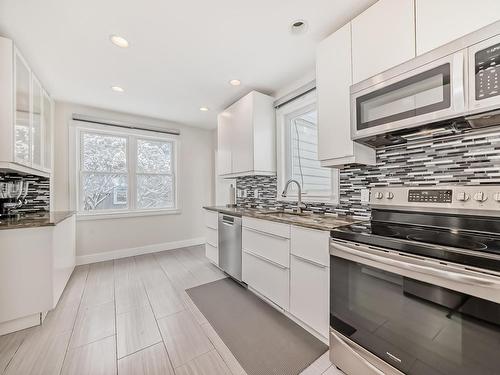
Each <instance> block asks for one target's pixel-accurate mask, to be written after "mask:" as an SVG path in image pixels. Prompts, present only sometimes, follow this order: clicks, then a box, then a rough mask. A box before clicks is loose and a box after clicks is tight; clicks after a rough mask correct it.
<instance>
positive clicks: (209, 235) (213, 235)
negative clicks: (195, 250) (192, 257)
mask: <svg viewBox="0 0 500 375" xmlns="http://www.w3.org/2000/svg"><path fill="white" fill-rule="evenodd" d="M205 233H206V235H205V236H206V237H205V238H206V241H207V243H209V244H210V245H212V246H213V247H218V246H219V236H218V234H219V233H218V232H217V229H212V228H209V227H206V228H205Z"/></svg>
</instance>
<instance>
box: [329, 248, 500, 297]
mask: <svg viewBox="0 0 500 375" xmlns="http://www.w3.org/2000/svg"><path fill="white" fill-rule="evenodd" d="M335 247H336V248H337V249H339V250H341V251H344V252H346V253H349V254H353V255H356V256H358V257H360V258H364V259H367V260H371V261H374V262H377V263H382V264H386V265H390V266H393V267H396V268H399V269H406V270H408V271H414V272H418V273H422V274H426V275H430V276H437V277H441V278H444V279H447V280H452V281H457V282H461V283H464V284H469V285H473V286H481V287H489V288H494V289H500V283H498V282H495V281H494V280H489V279H486V278H483V277H479V276H473V275H468V274H464V273H459V272H456V271H448V270H444V269H438V268H434V267H428V266H421V265H419V264H414V263H410V262H408V261H405V262H402V261H399V260H394V259H390V258H386V257H381V256H379V255H374V254H370V253H367V252H364V251H359V250H355V249H352V248H350V247H347V246H340V245H338V244H335ZM360 248H363V247H362V246H360Z"/></svg>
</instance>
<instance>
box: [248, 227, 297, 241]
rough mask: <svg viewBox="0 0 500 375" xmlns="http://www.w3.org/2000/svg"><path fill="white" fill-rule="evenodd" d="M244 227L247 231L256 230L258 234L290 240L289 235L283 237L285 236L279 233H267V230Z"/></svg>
mask: <svg viewBox="0 0 500 375" xmlns="http://www.w3.org/2000/svg"><path fill="white" fill-rule="evenodd" d="M244 228H245V229H246V230H247V231H249V232H254V233H257V234H262V235H263V236H268V237H274V238H277V239H279V240H288V237H283V236H280V235H278V234H272V233H267V232H264V231H262V230H258V229H253V228H248V227H244Z"/></svg>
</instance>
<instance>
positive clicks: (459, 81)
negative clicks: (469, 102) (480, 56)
mask: <svg viewBox="0 0 500 375" xmlns="http://www.w3.org/2000/svg"><path fill="white" fill-rule="evenodd" d="M464 60H465V55H464V52H463V51H462V52H458V53H455V54H454V55H453V58H452V64H453V65H452V70H451V95H452V98H453V99H452V100H453V104H452V106H453V109H454V111H455V112H460V113H463V112H465V98H466V96H465V74H466V73H465V70H464Z"/></svg>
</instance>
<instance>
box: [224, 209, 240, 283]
mask: <svg viewBox="0 0 500 375" xmlns="http://www.w3.org/2000/svg"><path fill="white" fill-rule="evenodd" d="M219 267H220V268H222V269H223V270H224V272H226V273H227V274H228V275H229V276H231V277H232V278H233V279H235V280H237V281H239V282H241V281H242V278H241V217H236V216H231V215H226V214H219Z"/></svg>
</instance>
